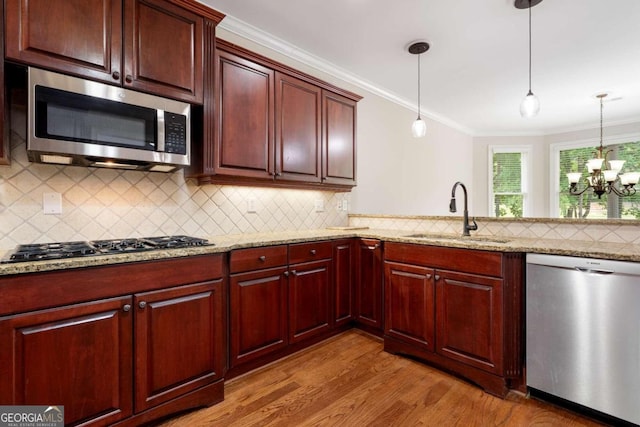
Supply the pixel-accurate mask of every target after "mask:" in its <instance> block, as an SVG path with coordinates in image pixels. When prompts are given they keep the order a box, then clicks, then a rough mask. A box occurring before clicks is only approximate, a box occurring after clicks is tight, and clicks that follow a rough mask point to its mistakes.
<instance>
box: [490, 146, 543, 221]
mask: <svg viewBox="0 0 640 427" xmlns="http://www.w3.org/2000/svg"><path fill="white" fill-rule="evenodd" d="M487 151H488V171H489V173H488V189H489V191H488V192H487V193H488V195H489V198H488V205H487V211H488V212H487V214H488V216H489V217H493V218H496V214H495V210H494V209H493V205H494V197H495V193H494V192H493V155H494V154H501V153H520V174H521V175H520V179H521V181H520V182H521V184H522V186H521V188H520V190H521V192H520V193H512V194H522V217H523V218H525V217H527V216H529V215H530V213H531V182H532V180H531V169H532V168H531V159H532V157H531V153H532V151H533V147H532V146H531V145H489V146H488V150H487ZM499 194H502V193H499ZM505 218H509V217H505Z"/></svg>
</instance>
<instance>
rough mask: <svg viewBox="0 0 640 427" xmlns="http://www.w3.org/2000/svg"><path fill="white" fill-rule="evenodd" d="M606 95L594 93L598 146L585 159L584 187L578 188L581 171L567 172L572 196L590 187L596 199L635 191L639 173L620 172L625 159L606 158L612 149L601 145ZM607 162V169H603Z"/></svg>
mask: <svg viewBox="0 0 640 427" xmlns="http://www.w3.org/2000/svg"><path fill="white" fill-rule="evenodd" d="M606 96H607V94H606V93H603V94H600V95H596V97H597V98H599V99H600V146H599V147H596V151H595V155H596V157H595V158H593V159H590V160H589V161H587V171H588V172H589V176H588V177H587V178H586V179H585V181H584V182H585V188H583V189H582V190H580V189H579V188H578V182H580V179H581V178H582V173H581V172H571V173H568V174H567V178H568V179H569V184H570V187H569V193H570V194H572V195H574V196H579V195H580V194H582V193H584V192H585V191H587V190H589V189H592V190H593V192H594V193H595V194H597V195H598V199H600V198H602V195H603V194H605V193H606V194H611V193H615V194H617V195H618V196H620V197H625V196H632V195H634V194H635V193H636V189H635V188H634V186H635V185H636V184H637V183H638V180H639V179H640V173H638V172H627V173H624V174H621V173H620V171H621V170H622V166H623V165H624V162H625V161H624V160H607V156H608V155H609V153H610V152H611V151H612V150H606V151H605V147H603V145H602V104H603V99H604V98H605V97H606ZM607 164H608V165H609V169H603V168H604V167H606V165H607Z"/></svg>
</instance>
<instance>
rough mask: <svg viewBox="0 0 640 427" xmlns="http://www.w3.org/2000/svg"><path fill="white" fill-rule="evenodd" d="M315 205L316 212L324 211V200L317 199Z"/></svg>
mask: <svg viewBox="0 0 640 427" xmlns="http://www.w3.org/2000/svg"><path fill="white" fill-rule="evenodd" d="M314 206H315V208H316V212H324V200H322V199H316V201H315V203H314Z"/></svg>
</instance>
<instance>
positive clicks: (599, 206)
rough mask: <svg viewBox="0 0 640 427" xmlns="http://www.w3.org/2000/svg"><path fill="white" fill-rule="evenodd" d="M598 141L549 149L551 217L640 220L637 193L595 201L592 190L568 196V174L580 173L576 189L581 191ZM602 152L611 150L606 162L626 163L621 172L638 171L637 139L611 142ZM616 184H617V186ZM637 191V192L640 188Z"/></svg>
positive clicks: (605, 196)
mask: <svg viewBox="0 0 640 427" xmlns="http://www.w3.org/2000/svg"><path fill="white" fill-rule="evenodd" d="M639 139H640V138H639ZM598 145H599V141H596V142H593V141H589V142H584V143H575V144H556V145H552V146H551V155H552V165H554V166H553V169H552V170H553V172H554V173H553V176H552V179H553V181H552V185H553V186H554V187H555V189H554V190H555V191H552V194H553V199H552V200H551V209H552V212H551V216H553V217H560V218H595V219H598V218H601V219H604V218H629V219H640V192H639V193H638V194H635V195H633V196H631V197H618V196H617V195H616V194H604V195H602V198H598V196H597V195H596V194H593V192H592V191H591V190H587V191H585V192H584V193H582V194H581V195H580V196H575V195H571V194H569V181H568V179H567V173H568V172H582V177H583V179H582V181H581V182H580V183H579V184H578V186H579V188H581V189H582V188H584V180H585V179H586V177H587V176H588V174H587V169H586V162H587V160H589V159H591V158H593V157H594V155H595V147H596V146H598ZM605 149H606V150H607V151H609V150H611V151H610V152H609V155H608V157H607V158H608V160H614V159H618V160H625V164H624V167H623V168H622V172H621V173H624V172H631V171H634V172H635V171H640V140H637V141H635V142H628V140H626V141H625V140H623V141H614V142H612V143H610V144H608V145H607V146H606V147H605ZM618 185H619V183H618ZM639 190H640V189H639Z"/></svg>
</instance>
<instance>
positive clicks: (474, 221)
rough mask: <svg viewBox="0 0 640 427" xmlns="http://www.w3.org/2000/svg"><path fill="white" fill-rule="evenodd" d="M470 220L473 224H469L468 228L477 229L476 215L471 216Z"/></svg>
mask: <svg viewBox="0 0 640 427" xmlns="http://www.w3.org/2000/svg"><path fill="white" fill-rule="evenodd" d="M471 221H472V222H473V224H469V227H468V229H469V230H477V229H478V223H476V217H475V216H474V217H473V218H471Z"/></svg>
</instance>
